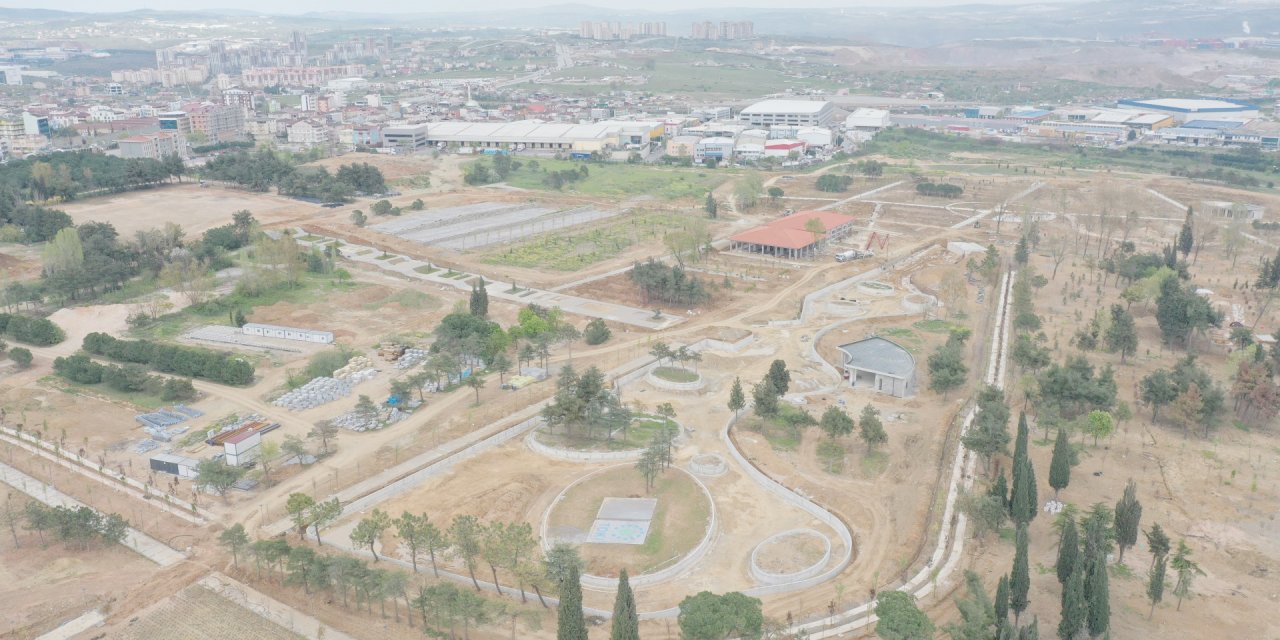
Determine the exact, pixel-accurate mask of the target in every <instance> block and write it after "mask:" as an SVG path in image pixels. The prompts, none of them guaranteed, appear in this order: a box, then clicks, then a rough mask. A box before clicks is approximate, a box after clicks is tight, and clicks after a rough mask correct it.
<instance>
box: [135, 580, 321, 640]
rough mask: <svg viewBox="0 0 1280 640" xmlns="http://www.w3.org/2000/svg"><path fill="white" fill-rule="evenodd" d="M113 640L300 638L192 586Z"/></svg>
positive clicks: (169, 599) (157, 606)
mask: <svg viewBox="0 0 1280 640" xmlns="http://www.w3.org/2000/svg"><path fill="white" fill-rule="evenodd" d="M117 637H120V638H128V639H130V640H153V639H155V640H219V639H220V638H264V639H266V640H294V639H299V640H300V639H301V638H303V637H304V636H301V635H299V634H296V633H293V632H291V631H289V630H288V629H285V628H284V627H281V626H279V625H277V624H274V623H272V622H270V621H268V620H266V619H265V618H263V617H261V616H259V615H257V614H256V613H254V612H252V611H250V610H248V609H246V608H244V607H242V606H240V605H239V604H236V603H234V602H232V601H230V600H228V599H226V598H224V597H222V596H221V595H219V594H217V593H215V592H213V591H212V590H210V589H207V588H205V587H203V586H200V585H192V586H190V587H187V588H186V589H183V590H182V591H179V592H178V593H176V594H174V595H173V596H172V597H170V598H168V599H166V600H165V601H163V602H161V603H159V604H157V605H156V606H155V607H153V608H151V609H150V610H148V611H146V612H145V613H143V614H142V615H141V616H139V617H138V618H137V619H136V620H130V621H129V623H128V625H127V626H125V627H124V628H123V629H121V631H120V634H119V636H117Z"/></svg>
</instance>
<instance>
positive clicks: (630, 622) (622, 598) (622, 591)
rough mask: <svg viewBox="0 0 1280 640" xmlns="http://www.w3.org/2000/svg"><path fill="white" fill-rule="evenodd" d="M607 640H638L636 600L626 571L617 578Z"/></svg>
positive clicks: (638, 624) (638, 625)
mask: <svg viewBox="0 0 1280 640" xmlns="http://www.w3.org/2000/svg"><path fill="white" fill-rule="evenodd" d="M609 640H640V619H639V618H638V617H637V614H636V598H635V594H633V593H632V592H631V580H630V579H629V578H628V577H627V570H626V569H623V570H622V572H621V574H620V575H619V576H618V595H617V596H616V597H615V598H614V600H613V629H612V631H610V633H609Z"/></svg>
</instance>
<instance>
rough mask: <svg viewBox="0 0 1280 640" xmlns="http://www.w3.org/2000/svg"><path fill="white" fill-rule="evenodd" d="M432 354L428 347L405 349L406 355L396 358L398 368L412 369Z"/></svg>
mask: <svg viewBox="0 0 1280 640" xmlns="http://www.w3.org/2000/svg"><path fill="white" fill-rule="evenodd" d="M429 355H431V354H430V353H429V352H428V351H427V350H426V349H405V350H404V355H402V356H400V359H399V360H396V368H397V369H411V368H413V367H415V366H417V365H419V364H421V363H422V362H424V361H425V360H426V359H427V356H429Z"/></svg>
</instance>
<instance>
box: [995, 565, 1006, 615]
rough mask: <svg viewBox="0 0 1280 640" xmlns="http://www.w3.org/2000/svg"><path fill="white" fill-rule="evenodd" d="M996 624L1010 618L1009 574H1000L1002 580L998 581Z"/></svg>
mask: <svg viewBox="0 0 1280 640" xmlns="http://www.w3.org/2000/svg"><path fill="white" fill-rule="evenodd" d="M994 604H995V612H996V624H997V625H998V624H1002V623H1005V622H1007V621H1008V620H1009V576H1000V582H998V583H996V601H995V603H994Z"/></svg>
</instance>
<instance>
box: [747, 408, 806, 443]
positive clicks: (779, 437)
mask: <svg viewBox="0 0 1280 640" xmlns="http://www.w3.org/2000/svg"><path fill="white" fill-rule="evenodd" d="M741 423H742V426H743V428H744V429H749V430H751V431H754V432H756V433H759V434H760V435H762V436H764V438H765V440H768V441H769V445H770V446H772V447H773V448H774V449H776V450H778V451H795V450H796V449H797V448H799V447H800V443H801V441H802V440H803V439H804V428H805V427H807V426H814V425H816V424H817V420H816V419H815V418H814V417H813V416H812V415H811V414H810V413H809V412H808V411H805V410H804V409H800V408H798V407H795V406H792V405H790V404H788V403H786V402H780V403H778V414H777V415H775V416H769V417H768V418H763V417H761V416H758V415H756V414H754V413H752V414H750V415H748V416H745V417H743V419H742V421H741Z"/></svg>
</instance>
